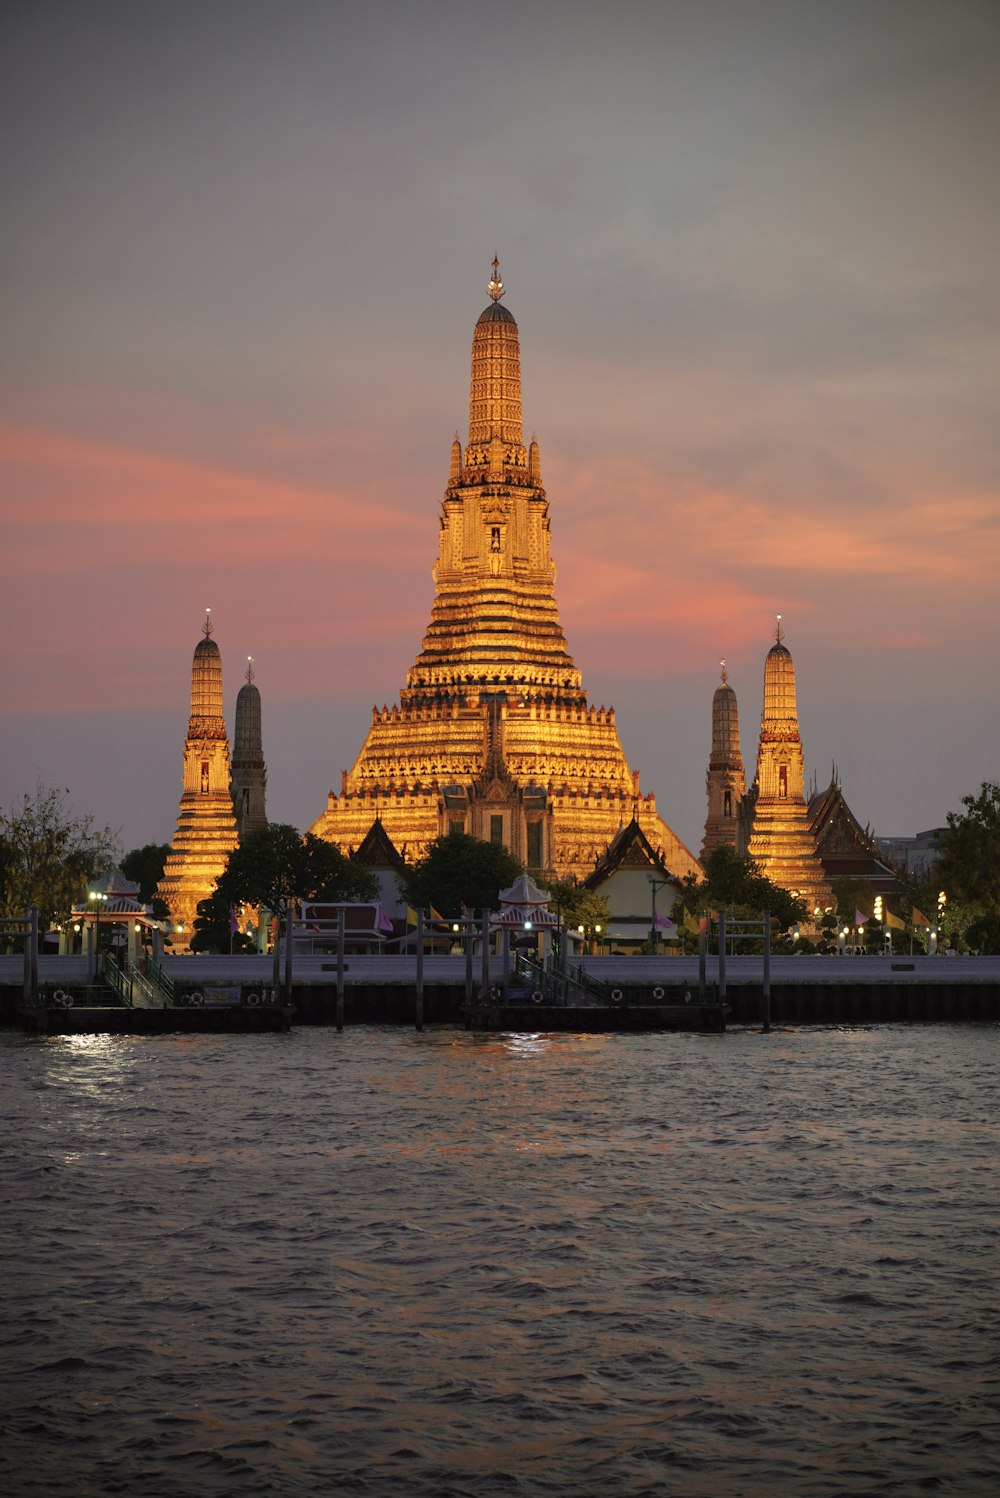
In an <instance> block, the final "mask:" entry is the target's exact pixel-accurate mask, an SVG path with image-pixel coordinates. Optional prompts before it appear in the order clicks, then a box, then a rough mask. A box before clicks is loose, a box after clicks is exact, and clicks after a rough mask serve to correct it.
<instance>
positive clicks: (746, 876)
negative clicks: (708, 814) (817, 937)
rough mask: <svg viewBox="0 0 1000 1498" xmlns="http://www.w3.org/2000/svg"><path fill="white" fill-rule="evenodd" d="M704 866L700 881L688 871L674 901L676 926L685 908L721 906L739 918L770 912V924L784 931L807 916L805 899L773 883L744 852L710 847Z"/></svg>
mask: <svg viewBox="0 0 1000 1498" xmlns="http://www.w3.org/2000/svg"><path fill="white" fill-rule="evenodd" d="M703 867H704V870H705V877H704V879H702V880H700V881H699V880H698V879H696V878H695V877H694V875H692V874H689V875H688V877H687V878H686V879H685V881H684V889H683V891H682V892H681V894H679V895H678V897H677V899H676V901H675V902H674V920H675V921H677V923H678V925H679V924H680V923H681V922H682V921H683V919H684V912H685V911H687V912H688V913H689V914H690V915H696V914H697V913H698V912H699V911H701V910H718V909H720V908H721V909H723V910H725V911H726V912H727V913H729V914H733V915H736V916H738V917H740V918H742V919H747V918H752V917H753V916H759V915H760V914H761V912H762V911H764V910H767V911H770V914H771V920H772V923H773V924H774V925H775V926H776V928H777V929H778V930H779V931H787V930H788V929H789V927H791V926H794V925H795V924H796V923H797V922H798V921H804V920H805V919H806V916H807V913H808V912H807V908H806V902H805V900H801V899H798V898H796V897H795V896H794V895H791V894H790V893H789V892H788V890H787V889H782V888H781V886H780V885H779V884H773V883H772V882H771V880H770V879H768V878H767V877H766V875H765V874H763V873H762V872H761V868H760V865H759V864H758V863H757V862H756V860H754V859H752V858H750V857H749V856H748V855H747V854H745V853H737V852H736V850H735V849H734V848H730V847H729V846H728V845H727V844H725V843H723V844H720V846H719V847H717V848H713V849H712V851H711V853H709V855H708V857H707V858H706V859H705V862H704V865H703Z"/></svg>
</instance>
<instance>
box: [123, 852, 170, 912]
mask: <svg viewBox="0 0 1000 1498" xmlns="http://www.w3.org/2000/svg"><path fill="white" fill-rule="evenodd" d="M169 852H170V844H169V843H146V844H145V846H144V847H142V848H132V849H131V850H130V851H129V852H128V853H126V854H125V857H124V858H123V859H122V861H121V865H120V867H121V871H122V873H123V874H124V875H125V878H126V879H131V880H133V882H134V883H136V884H137V885H138V886H139V899H140V900H142V902H143V904H148V903H149V901H150V900H151V899H152V898H153V895H154V894H155V893H156V886H157V885H158V884H159V882H160V880H161V879H162V878H163V870H164V867H165V865H166V862H167V855H168V854H169Z"/></svg>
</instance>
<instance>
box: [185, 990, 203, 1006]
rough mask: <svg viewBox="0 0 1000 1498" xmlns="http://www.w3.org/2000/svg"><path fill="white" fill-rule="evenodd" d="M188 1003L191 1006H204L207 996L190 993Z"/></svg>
mask: <svg viewBox="0 0 1000 1498" xmlns="http://www.w3.org/2000/svg"><path fill="white" fill-rule="evenodd" d="M187 1001H188V1003H189V1004H204V1002H205V995H204V994H203V993H198V992H197V991H196V992H195V993H189V994H188V996H187Z"/></svg>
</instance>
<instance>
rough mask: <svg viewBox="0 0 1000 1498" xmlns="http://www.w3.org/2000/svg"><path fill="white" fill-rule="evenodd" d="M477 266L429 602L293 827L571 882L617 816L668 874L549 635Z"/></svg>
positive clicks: (520, 462) (514, 376) (652, 820)
mask: <svg viewBox="0 0 1000 1498" xmlns="http://www.w3.org/2000/svg"><path fill="white" fill-rule="evenodd" d="M503 293H504V287H503V282H502V281H501V280H500V273H499V264H498V262H497V261H496V260H494V261H493V276H492V279H491V281H490V284H489V298H490V300H489V304H488V305H487V307H486V309H485V310H484V312H483V313H482V315H481V316H480V318H479V321H478V322H477V323H476V327H475V331H474V333H473V338H472V378H471V389H470V401H469V439H468V442H467V444H466V446H465V448H464V450H463V448H462V445H461V442H460V441H459V439H458V437H457V436H456V438H455V440H454V442H453V443H452V447H451V463H450V472H449V478H448V485H447V488H446V489H445V492H444V499H443V503H442V508H441V518H440V531H439V552H438V559H437V562H436V565H435V568H434V580H435V597H434V603H433V606H432V609H431V618H430V624H429V626H428V629H427V633H426V634H425V636H424V640H423V647H422V649H421V651H420V654H419V655H418V656H417V659H416V663H415V664H414V666H413V667H412V669H411V670H410V672H409V674H408V676H407V680H406V686H405V687H404V688H403V689H402V691H401V692H400V697H399V702H398V704H395V705H393V706H392V707H391V708H388V707H383V708H381V709H379V708H377V707H376V708H375V709H374V711H373V713H372V722H371V727H370V728H369V730H368V736H367V738H366V739H365V742H364V745H363V747H362V749H361V753H360V754H359V755H358V758H357V760H356V761H355V764H354V767H353V769H351V770H350V772H348V771H344V772H343V775H342V781H341V787H340V791H339V793H337V792H334V791H331V792H330V794H329V797H328V800H327V807H326V810H325V811H324V812H323V814H322V815H321V816H320V817H318V818H317V820H316V821H315V822H314V823H313V825H312V828H311V831H312V832H314V833H316V834H318V835H319V836H322V837H325V838H327V839H329V840H330V841H331V842H333V843H336V844H337V845H338V846H339V847H340V848H341V849H342V850H343V851H345V852H348V851H350V850H351V849H352V848H357V847H358V846H359V845H360V844H361V842H362V841H363V839H364V838H365V836H366V835H367V833H368V831H369V828H370V827H371V825H372V822H373V821H374V820H375V818H376V816H378V817H379V818H381V821H382V823H383V825H384V829H385V832H386V833H387V834H388V836H389V837H390V838H391V840H392V842H393V843H394V844H395V846H396V847H397V848H399V849H400V850H402V851H403V852H404V853H405V854H406V856H407V858H408V859H411V860H412V859H416V858H419V857H420V856H421V855H422V854H423V853H424V851H425V850H426V848H427V845H428V844H429V843H430V842H431V841H432V840H433V839H434V838H436V837H438V836H439V835H441V834H442V833H446V832H449V831H453V830H458V831H462V832H467V833H470V834H471V835H472V836H474V837H478V838H482V839H484V840H487V841H492V842H498V843H503V844H504V845H505V846H506V847H507V848H509V849H510V851H511V852H512V853H513V854H515V856H516V857H518V858H519V859H520V860H521V861H522V863H524V864H525V866H526V867H527V868H528V869H529V870H531V871H532V873H536V874H544V875H546V876H548V877H567V876H572V877H583V876H585V875H586V874H588V873H589V872H590V871H591V870H592V869H593V868H594V866H595V864H596V862H597V860H598V859H599V858H600V857H601V855H602V854H603V853H604V851H605V850H606V848H607V847H608V844H609V843H610V841H611V839H612V838H613V837H614V836H615V834H616V833H617V832H618V830H619V828H620V827H622V826H625V825H627V824H628V823H629V822H630V821H631V820H632V819H633V817H634V818H635V819H636V821H637V822H638V823H639V824H640V826H641V827H642V830H643V832H644V834H645V836H646V837H647V839H648V840H649V843H650V845H651V846H652V847H654V848H655V849H656V850H657V852H658V854H659V856H660V857H661V858H662V859H663V861H664V864H665V866H666V867H667V868H669V869H670V871H671V872H672V873H674V874H676V875H679V876H683V875H684V874H687V873H691V872H694V873H697V872H698V864H697V860H696V859H695V858H694V855H693V854H692V853H691V852H690V851H689V850H688V849H687V848H686V847H685V846H684V844H683V843H682V842H681V841H680V839H679V838H678V837H677V836H676V835H675V834H674V833H673V832H672V831H671V829H670V828H669V827H668V826H667V824H666V823H665V822H664V821H663V820H662V819H661V817H660V816H659V814H658V812H657V810H656V802H655V798H654V797H653V796H652V795H642V794H641V793H640V789H639V773H638V771H633V770H631V769H630V768H629V765H628V764H627V762H626V759H625V755H624V752H623V750H622V747H621V743H620V741H619V738H618V728H617V725H616V722H615V714H614V709H613V708H605V707H600V708H595V707H594V706H593V705H591V704H589V703H588V701H587V694H586V692H585V690H584V688H583V685H582V679H581V675H580V672H579V670H578V669H577V668H576V666H575V665H574V662H573V659H572V657H571V656H570V654H569V650H568V648H567V644H566V639H565V637H564V635H563V632H562V628H561V626H560V623H559V614H558V610H557V607H556V601H555V594H554V582H555V568H554V566H553V562H552V557H551V554H550V549H549V542H550V517H549V502H548V499H547V497H546V494H545V490H544V488H543V487H542V480H541V462H540V457H539V448H538V443H537V441H536V440H535V439H534V438H532V440H531V442H530V444H529V445H528V446H527V447H525V445H524V441H523V434H522V424H521V373H520V343H519V337H518V328H517V323H516V322H515V320H514V318H513V316H512V314H511V313H510V312H509V311H508V309H507V308H506V307H503V306H501V297H502V296H503Z"/></svg>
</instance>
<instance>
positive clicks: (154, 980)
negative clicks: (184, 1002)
mask: <svg viewBox="0 0 1000 1498" xmlns="http://www.w3.org/2000/svg"><path fill="white" fill-rule="evenodd" d="M146 978H147V980H148V983H147V986H146V989H145V991H146V992H148V993H149V996H150V998H152V999H153V1000H154V1002H155V1001H157V1000H158V1001H159V1002H160V1003H161V1004H166V1005H172V1004H173V1002H174V980H173V979H172V978H168V977H167V975H166V973H165V972H164V971H163V969H162V967H161V966H160V964H159V963H158V962H154V961H153V959H152V958H150V959H149V962H148V963H147V964H146Z"/></svg>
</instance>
